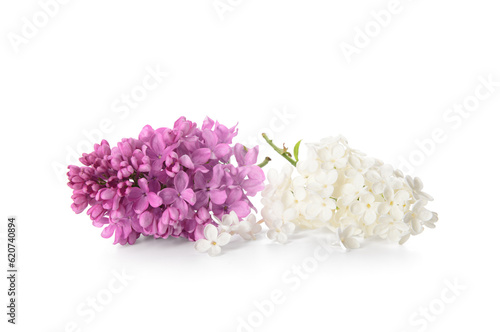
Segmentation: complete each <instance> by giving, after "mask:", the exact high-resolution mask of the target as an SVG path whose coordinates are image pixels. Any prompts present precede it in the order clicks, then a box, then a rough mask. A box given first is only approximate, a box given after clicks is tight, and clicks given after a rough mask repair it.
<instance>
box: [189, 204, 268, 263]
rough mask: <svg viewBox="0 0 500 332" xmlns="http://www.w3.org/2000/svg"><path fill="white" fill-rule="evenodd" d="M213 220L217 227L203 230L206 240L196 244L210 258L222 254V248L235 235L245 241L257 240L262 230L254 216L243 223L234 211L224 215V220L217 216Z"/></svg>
mask: <svg viewBox="0 0 500 332" xmlns="http://www.w3.org/2000/svg"><path fill="white" fill-rule="evenodd" d="M212 218H213V219H214V220H215V223H216V224H217V226H214V225H212V224H207V225H206V226H205V228H204V230H203V233H204V235H205V238H204V239H199V240H197V241H196V243H195V249H196V250H198V251H201V252H208V254H209V255H210V256H216V255H218V254H220V253H221V247H223V246H225V245H226V244H228V243H229V241H230V240H231V237H232V236H233V235H239V236H241V237H242V238H243V239H245V240H255V235H256V234H257V233H259V232H260V231H261V230H262V226H261V225H260V224H259V223H257V219H256V217H255V215H254V214H250V215H249V216H248V217H247V218H246V219H244V220H241V221H240V219H239V218H238V215H237V214H236V213H235V212H234V211H231V212H230V213H228V214H225V215H223V216H222V219H219V218H217V217H216V216H212Z"/></svg>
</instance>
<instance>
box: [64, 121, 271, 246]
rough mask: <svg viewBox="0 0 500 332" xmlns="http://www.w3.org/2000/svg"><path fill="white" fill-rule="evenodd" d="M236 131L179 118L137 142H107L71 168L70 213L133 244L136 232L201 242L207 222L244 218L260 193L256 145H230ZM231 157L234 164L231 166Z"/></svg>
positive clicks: (148, 130) (117, 240)
mask: <svg viewBox="0 0 500 332" xmlns="http://www.w3.org/2000/svg"><path fill="white" fill-rule="evenodd" d="M237 133H238V130H237V129H236V126H234V127H232V128H227V127H225V126H223V125H221V124H219V123H218V122H214V121H213V120H211V119H210V118H208V117H207V118H206V119H205V121H204V122H203V125H202V126H201V128H198V127H197V125H196V123H194V122H191V121H188V120H186V118H185V117H181V118H179V119H178V120H177V121H176V122H175V124H174V126H173V128H172V129H169V128H158V129H156V130H154V129H153V128H151V126H149V125H147V126H145V127H144V128H143V129H142V131H141V133H140V134H139V138H138V139H134V138H127V139H122V141H121V142H119V143H118V144H117V146H116V147H113V148H111V147H110V146H109V143H108V142H107V141H106V140H103V141H102V142H101V144H95V145H94V151H93V152H91V153H89V154H86V153H84V154H83V156H82V157H81V158H80V161H81V163H82V164H83V165H84V166H74V165H71V166H69V167H68V168H69V172H68V173H67V175H68V178H69V182H68V185H69V187H70V188H71V189H73V195H72V196H71V198H72V199H73V204H72V205H71V207H72V209H73V211H74V212H75V213H81V212H83V211H84V210H85V209H86V208H87V207H88V206H90V208H89V209H88V210H87V214H88V215H89V216H90V219H92V222H93V225H94V226H96V227H102V226H105V228H104V229H103V231H102V236H103V237H105V238H109V237H111V236H112V235H113V234H114V236H115V241H114V243H115V244H116V243H120V244H122V245H124V244H127V243H129V244H134V243H135V241H136V240H137V238H139V236H140V235H141V234H143V235H148V236H149V235H151V236H154V237H155V238H167V237H169V236H174V237H184V238H187V239H189V240H191V241H196V240H198V239H200V238H204V234H203V230H204V228H205V225H207V224H213V225H216V223H215V221H214V220H213V218H212V214H213V215H214V216H216V217H217V218H219V219H221V218H222V216H223V215H225V214H228V213H230V212H231V211H234V212H235V213H236V215H237V216H238V217H239V218H240V219H241V218H244V217H246V216H247V215H248V214H249V213H250V209H254V210H255V208H254V206H253V205H252V203H251V202H250V200H249V198H248V197H249V196H254V195H255V194H257V193H258V192H259V191H261V190H262V189H263V188H264V184H263V182H264V179H265V175H264V172H263V171H262V169H261V168H260V167H259V166H258V165H256V161H257V155H258V151H259V150H258V146H256V147H254V148H252V149H247V148H246V147H244V146H243V145H241V144H235V145H234V146H231V144H232V140H233V138H234V137H235V136H236V135H237ZM232 156H234V157H235V159H236V164H237V166H235V165H234V164H232V163H231V157H232Z"/></svg>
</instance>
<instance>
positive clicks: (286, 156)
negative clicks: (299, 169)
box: [262, 133, 297, 166]
mask: <svg viewBox="0 0 500 332" xmlns="http://www.w3.org/2000/svg"><path fill="white" fill-rule="evenodd" d="M262 137H264V139H265V140H266V142H267V143H268V144H269V145H270V146H271V147H272V148H273V149H274V151H276V152H278V153H279V154H280V155H281V156H282V157H283V158H285V159H286V160H288V162H289V163H290V164H292V165H293V166H297V162H296V161H295V160H293V159H292V158H291V155H290V153H289V152H287V151H285V150H284V149H280V148H278V147H277V146H276V145H275V144H274V143H273V141H272V140H271V139H269V137H267V135H266V134H265V133H263V134H262Z"/></svg>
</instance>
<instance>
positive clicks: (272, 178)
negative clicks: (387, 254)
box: [261, 136, 438, 249]
mask: <svg viewBox="0 0 500 332" xmlns="http://www.w3.org/2000/svg"><path fill="white" fill-rule="evenodd" d="M270 144H271V143H270ZM307 145H308V154H307V158H305V159H303V160H302V159H301V160H300V161H297V162H296V167H295V169H296V171H295V170H294V167H292V166H291V165H287V166H286V167H285V168H284V169H283V170H282V171H281V172H277V171H276V170H273V169H271V170H270V171H269V172H268V182H269V183H268V185H267V186H266V188H265V189H264V190H263V191H262V197H263V198H262V203H263V205H264V207H263V209H262V211H261V213H262V217H263V219H264V222H265V223H266V225H267V226H268V227H269V231H268V233H267V234H268V237H269V238H270V239H273V240H276V241H278V242H281V243H284V242H286V241H287V238H288V236H289V235H290V234H291V233H293V231H294V229H295V228H296V226H298V227H302V228H321V227H326V228H328V229H330V230H331V231H333V232H334V234H335V236H336V239H337V241H336V242H337V244H338V245H340V246H341V247H343V248H345V249H355V248H359V247H360V243H361V241H362V239H365V238H372V237H380V238H382V239H388V240H390V241H393V242H399V243H400V244H403V243H404V242H406V240H408V238H409V237H410V236H411V235H417V234H420V233H422V231H423V230H424V226H425V227H429V228H434V227H435V223H436V221H437V220H438V215H437V213H435V212H431V211H429V210H427V208H426V205H427V203H428V202H429V201H432V200H433V198H432V197H431V196H430V195H428V194H426V193H424V192H423V191H422V188H423V185H422V181H421V180H420V179H419V178H412V177H410V176H406V177H404V175H403V174H402V172H401V171H399V170H394V168H393V167H392V166H391V165H387V164H384V163H383V162H382V161H380V160H377V159H374V158H370V157H367V156H366V155H365V154H363V153H361V152H360V151H357V150H353V149H351V148H350V147H349V145H348V144H347V141H346V139H345V138H344V137H341V136H339V137H336V138H327V139H323V140H321V142H320V143H317V144H307ZM297 149H298V145H297ZM278 150H279V149H278ZM278 150H277V151H278ZM282 151H286V150H280V151H278V152H282ZM294 152H295V151H294ZM288 155H289V156H291V155H290V154H288ZM284 156H285V155H284ZM285 158H287V159H289V157H287V156H285ZM295 158H296V159H298V157H297V155H296V156H295ZM289 161H290V160H289ZM292 164H293V162H292Z"/></svg>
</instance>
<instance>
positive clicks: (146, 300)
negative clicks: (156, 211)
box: [0, 0, 500, 332]
mask: <svg viewBox="0 0 500 332" xmlns="http://www.w3.org/2000/svg"><path fill="white" fill-rule="evenodd" d="M47 1H48V0H42V3H45V2H47ZM222 3H229V4H230V6H232V7H231V11H227V12H226V13H225V14H224V15H223V18H224V19H221V16H220V15H219V13H218V12H217V10H216V9H215V8H214V6H213V2H212V0H204V1H152V0H146V1H123V0H121V1H118V0H116V1H95V0H91V1H89V0H87V1H76V0H74V1H69V2H68V3H67V4H64V5H60V6H59V9H58V10H57V12H56V13H55V14H54V15H53V17H50V18H49V20H48V22H47V24H46V25H45V26H43V27H40V28H37V29H38V31H37V32H36V33H33V35H32V36H30V35H29V38H26V39H24V40H23V41H24V42H23V43H22V44H20V45H17V47H16V46H15V45H14V44H15V43H14V44H13V43H12V39H13V38H14V37H13V36H14V35H15V36H18V37H19V38H20V37H22V38H24V37H23V35H22V33H23V27H24V26H25V25H26V24H27V23H26V21H24V20H23V17H25V18H26V19H27V20H28V21H31V22H33V16H34V15H35V17H37V15H40V14H39V13H40V11H41V10H42V9H41V7H40V4H39V3H38V2H37V1H34V0H31V1H26V0H24V1H8V2H7V1H3V2H2V3H1V5H0V22H1V23H0V29H1V31H0V33H1V36H2V39H1V40H2V41H1V44H0V56H1V61H0V91H1V95H0V109H1V110H2V111H1V112H2V121H1V130H0V133H1V141H2V153H1V154H2V163H1V164H0V167H1V172H0V174H2V186H1V188H2V190H1V193H0V195H1V200H0V201H1V205H0V209H1V213H0V216H1V218H2V224H3V226H2V227H1V233H2V234H3V238H2V244H1V248H2V249H1V251H2V254H1V256H2V258H1V260H2V261H3V263H2V264H1V265H2V269H6V252H5V251H6V250H5V248H6V245H5V233H6V225H5V224H6V222H7V220H6V219H7V216H10V215H14V216H16V217H17V218H18V247H19V249H18V254H19V260H18V267H19V271H20V274H19V283H18V288H19V296H18V305H19V306H18V325H16V326H11V325H10V324H7V323H6V318H7V316H6V315H5V311H6V308H5V306H4V305H3V304H4V303H6V301H7V296H6V289H7V283H6V279H5V278H4V277H3V278H2V282H1V283H0V287H1V290H0V294H2V295H1V300H0V302H1V303H2V308H3V309H2V310H1V312H2V313H1V317H2V319H1V320H2V322H1V323H0V324H1V326H2V328H1V329H2V331H35V330H36V331H61V332H62V331H65V329H66V328H68V329H67V331H70V330H71V329H70V328H69V327H70V326H71V324H72V323H71V322H75V324H77V325H78V327H79V328H80V329H81V331H96V332H98V331H110V330H113V331H115V330H116V331H118V330H122V331H132V330H134V329H136V330H141V331H149V330H153V329H155V330H156V331H166V330H167V329H168V330H173V331H237V328H238V326H239V324H240V319H242V320H246V321H248V318H249V316H250V318H251V319H253V321H252V322H253V323H254V325H258V326H256V327H255V328H252V329H254V330H255V331H288V330H290V331H334V330H337V331H398V332H399V331H417V330H418V329H419V328H421V329H420V330H422V331H424V330H427V331H451V330H457V331H471V330H473V329H474V330H488V331H493V330H497V329H498V328H499V327H500V326H499V324H500V323H498V319H497V317H498V310H499V309H500V308H499V305H498V298H499V295H500V286H499V284H498V280H499V278H500V273H499V270H498V268H497V267H498V263H495V262H496V261H497V260H498V237H497V236H498V232H499V230H500V226H499V225H500V224H499V222H500V220H499V217H498V216H499V214H498V211H497V209H498V206H499V205H498V202H499V198H500V197H499V194H498V188H499V185H500V181H499V177H498V168H499V163H498V161H499V159H498V148H497V144H498V142H499V138H500V132H499V130H498V125H499V120H500V115H499V112H498V107H499V106H500V96H499V95H500V87H498V86H497V87H496V88H494V89H493V90H494V91H493V92H492V93H490V95H489V96H488V97H487V98H484V100H482V101H480V102H479V105H477V108H476V109H475V111H474V112H470V113H467V114H466V115H465V117H461V118H456V117H455V118H453V119H454V120H453V121H452V120H451V118H447V119H448V120H446V119H445V118H444V117H445V116H446V115H448V116H452V115H453V114H451V113H447V110H448V109H449V108H451V107H453V106H454V105H455V104H461V103H463V102H464V100H469V101H471V100H472V101H473V100H474V95H475V90H476V88H477V87H478V86H480V85H481V82H480V77H483V78H485V79H486V78H488V76H491V77H490V78H491V79H492V80H493V81H495V82H499V81H500V68H499V67H500V64H499V59H500V45H499V41H498V31H500V20H498V13H499V10H500V6H499V5H498V4H497V3H496V2H494V1H490V0H475V1H451V0H450V1H430V0H418V1H416V0H415V1H409V0H401V2H400V5H399V12H398V13H397V14H393V15H392V16H391V20H390V22H389V23H388V24H386V25H387V26H385V27H382V28H381V29H380V31H379V32H378V34H377V35H374V34H373V37H369V43H368V45H367V46H365V47H360V48H358V53H357V54H354V55H352V56H351V57H350V60H351V61H350V62H348V59H347V58H346V56H345V55H344V54H343V52H342V50H341V45H345V44H342V43H343V42H344V43H349V44H351V45H353V46H355V44H354V39H355V38H356V36H357V34H358V32H357V31H359V30H357V29H358V28H359V29H364V28H365V26H366V25H368V27H371V28H373V29H376V28H377V26H376V25H373V22H374V18H373V16H371V14H370V12H371V11H376V12H379V11H380V10H384V9H386V8H387V7H388V4H389V1H366V0H364V1H326V0H324V1H320V0H312V1H289V0H288V1H285V0H273V1H263V0H260V1H259V0H242V1H239V2H238V1H236V0H233V1H227V0H224V1H222ZM231 4H232V5H231ZM41 15H42V16H41V18H40V17H38V19H40V20H41V21H40V22H41V23H40V22H39V23H38V24H39V25H40V24H44V22H43V14H41ZM379 27H380V26H379ZM24 29H25V30H26V29H27V28H26V27H25V28H24ZM373 31H375V30H373ZM24 32H25V33H26V31H24ZM32 32H33V31H32ZM375 32H377V31H375ZM358 37H359V36H358ZM18 40H19V39H18ZM358 42H359V41H358ZM358 45H360V44H359V43H358ZM362 46H364V45H362ZM148 67H149V68H153V69H154V68H160V69H161V70H162V71H164V72H168V73H169V76H168V78H164V79H163V81H162V82H161V84H159V85H158V86H157V87H156V88H155V89H153V90H152V91H149V92H148V94H147V96H146V98H145V99H144V101H141V102H140V103H139V104H138V105H137V107H135V108H130V109H129V112H128V113H126V112H125V110H124V109H122V111H120V112H116V108H114V106H116V105H117V104H116V103H117V100H118V101H119V100H120V96H121V95H122V94H130V92H131V91H132V90H133V89H134V88H137V86H140V85H141V84H142V81H143V79H144V77H145V76H146V75H148V72H147V69H146V68H148ZM479 89H482V90H481V91H482V92H485V91H487V90H485V89H484V88H479ZM283 112H286V113H288V114H292V115H293V116H292V115H289V118H287V119H286V121H283V120H279V118H277V117H276V114H282V113H283ZM181 115H185V116H187V117H188V118H189V119H191V120H193V121H196V122H198V123H201V122H202V121H203V118H204V117H205V116H206V115H208V116H210V117H212V118H213V119H217V120H219V121H221V122H222V123H224V124H226V125H228V126H230V125H233V124H235V123H237V122H239V129H240V134H239V136H237V139H236V141H242V142H251V141H255V139H256V138H257V137H258V134H259V133H260V132H261V131H262V130H265V131H267V132H268V133H269V134H270V135H271V136H272V137H274V138H275V139H276V140H277V142H283V141H286V142H287V144H289V145H291V144H293V143H295V142H296V141H297V140H299V139H302V138H303V139H305V140H306V141H316V140H318V139H319V138H321V137H324V136H330V135H337V134H343V135H345V136H346V137H347V138H348V139H349V142H350V144H351V146H353V147H355V148H358V149H361V150H363V151H365V152H367V153H368V154H370V155H372V156H375V157H378V158H381V159H382V160H385V161H386V162H390V163H393V164H395V165H396V166H399V164H400V161H401V158H405V159H407V160H408V158H409V157H410V156H413V159H414V161H415V160H417V161H418V162H417V163H414V166H415V167H413V168H414V169H413V170H412V172H411V173H412V174H413V175H418V176H420V177H421V178H422V179H423V181H424V183H425V185H426V187H425V189H426V190H425V191H427V192H429V193H430V194H432V195H433V196H434V197H435V201H434V202H433V203H432V204H431V205H430V208H431V209H432V210H435V211H438V212H439V215H440V221H439V222H438V227H437V228H436V229H434V230H426V231H425V232H424V233H423V234H422V235H420V236H418V237H414V238H411V239H410V241H409V242H408V243H407V244H405V245H404V246H402V247H400V246H397V245H391V244H386V243H385V242H378V241H372V242H368V243H367V242H365V243H364V245H363V248H362V249H360V250H357V251H351V252H349V253H345V254H344V253H341V252H338V251H335V252H333V253H331V254H330V255H329V257H328V259H327V260H326V261H323V262H320V263H319V264H318V266H317V267H316V268H314V267H315V266H314V264H313V265H308V267H309V271H310V273H307V274H306V275H304V277H305V279H294V280H295V281H294V282H291V281H290V280H289V279H286V276H288V277H290V273H291V272H290V271H292V269H293V267H294V266H301V265H302V264H303V263H304V262H308V263H306V265H307V264H312V263H311V259H312V258H311V257H314V256H313V253H314V250H315V249H316V248H317V247H318V240H317V237H315V236H312V234H310V233H304V234H299V235H297V237H296V238H295V239H292V241H291V242H290V243H288V244H287V245H284V246H281V245H278V244H275V243H271V242H270V241H268V240H267V239H266V238H265V234H264V233H263V234H261V235H260V237H259V240H258V241H255V242H252V243H242V242H239V241H236V242H235V243H231V244H230V245H228V246H227V247H225V248H224V254H223V255H221V256H219V257H216V258H211V257H208V256H207V255H204V254H200V253H198V252H196V251H195V250H194V249H193V244H192V243H189V242H185V241H183V240H180V239H169V240H150V239H145V240H141V241H138V243H137V244H136V245H134V246H126V247H120V246H113V245H112V244H111V242H112V241H111V240H106V239H102V238H101V237H100V232H101V230H100V229H96V228H95V227H93V226H92V224H91V221H90V219H89V218H88V216H86V215H85V214H84V213H83V214H81V215H75V214H74V213H73V212H72V210H71V208H70V204H71V199H70V196H71V190H70V189H69V188H68V187H67V186H66V184H65V182H64V178H62V179H61V176H60V173H57V172H56V171H55V168H57V166H58V165H63V166H64V167H66V165H67V160H68V159H67V158H70V159H71V153H70V152H68V151H72V150H76V149H78V147H82V146H85V144H88V143H87V141H88V139H87V138H86V135H85V132H90V133H91V134H90V135H94V136H93V137H96V138H99V135H101V134H102V132H101V131H99V132H98V130H100V129H99V126H100V123H101V121H103V119H108V120H104V121H105V122H106V121H107V122H108V125H109V126H111V127H110V128H107V129H108V132H107V133H104V136H105V138H106V139H108V140H109V141H110V143H112V144H115V143H116V142H117V141H118V140H119V139H121V138H122V137H136V136H137V135H138V133H139V131H140V129H141V128H142V127H143V126H144V125H146V124H150V125H152V126H153V127H155V128H156V127H160V126H172V125H173V122H174V121H175V120H176V119H177V118H178V117H179V116H181ZM453 116H456V114H455V115H453ZM280 121H281V122H280ZM263 128H267V129H263ZM439 128H440V129H441V130H442V132H444V133H445V135H446V136H445V139H443V140H441V141H440V142H437V143H433V144H428V145H427V147H428V148H429V149H430V148H431V145H434V148H433V149H431V150H430V151H428V155H425V157H422V156H424V155H423V154H422V153H420V152H415V151H418V150H417V149H418V147H417V144H416V141H422V140H428V139H429V138H430V137H432V133H433V131H435V130H436V129H437V130H439ZM94 141H95V140H92V143H94ZM89 142H90V141H89ZM427 142H428V141H427ZM261 151H262V155H261V156H262V157H264V155H266V154H267V155H269V156H271V157H273V159H274V160H273V161H272V163H271V167H273V166H274V167H278V168H279V167H281V165H283V161H281V160H279V156H276V155H273V154H272V153H273V152H272V151H270V150H269V149H268V148H265V147H264V146H262V149H261ZM418 156H420V157H421V159H420V160H419V159H418V158H417V157H418ZM417 164H418V165H417ZM267 167H269V166H267ZM254 202H255V203H256V204H257V206H258V207H260V202H259V199H258V198H256V199H255V200H254ZM308 234H309V235H311V236H307V235H308ZM311 266H312V267H311ZM113 271H115V272H116V273H122V271H125V273H126V274H127V275H129V276H133V278H134V279H133V280H131V281H129V282H127V285H126V286H125V287H123V289H121V290H120V291H119V292H117V293H116V294H114V295H113V298H112V299H111V300H110V303H109V304H107V305H105V306H103V308H102V311H100V312H97V313H96V314H95V317H92V319H88V320H87V321H86V320H85V318H89V316H82V315H79V314H78V313H77V309H78V308H82V305H83V306H84V305H85V303H86V301H87V299H88V298H89V297H96V296H98V295H100V296H105V294H106V292H107V291H106V289H107V287H108V284H109V283H110V282H113V280H114V278H115V277H114V274H113ZM2 275H3V273H2ZM284 276H285V279H283V277H284ZM287 280H288V281H287ZM297 280H301V281H300V285H299V284H298V283H296V282H297ZM447 280H448V281H449V282H457V283H459V284H460V285H461V287H462V288H464V289H461V290H460V291H457V294H458V295H456V296H454V297H453V299H452V300H450V301H448V302H449V303H446V304H444V305H442V306H441V304H443V302H441V301H442V300H441V296H442V294H443V292H444V293H445V294H446V295H447V296H448V297H450V296H451V295H453V293H452V292H451V291H449V290H448V286H447ZM117 285H118V284H117ZM115 286H116V285H115ZM294 286H297V287H294ZM276 289H278V290H281V291H282V292H283V293H284V295H283V299H284V301H283V303H280V304H277V305H275V307H274V309H273V310H272V311H273V312H272V313H271V314H270V315H268V317H267V316H266V317H264V318H263V319H262V321H259V318H261V317H263V316H262V314H259V313H257V314H256V313H255V312H256V310H257V309H256V306H255V303H254V302H255V301H256V302H259V303H261V302H264V303H267V301H269V299H270V298H271V297H272V296H271V294H274V292H275V290H276ZM103 294H104V295H103ZM429 306H434V309H431V310H434V311H435V312H436V310H437V312H439V314H436V315H434V316H433V317H432V321H428V322H427V323H426V324H427V325H425V327H424V324H423V323H422V322H421V323H419V324H416V323H415V322H413V323H412V322H411V321H410V320H411V319H412V317H415V313H416V312H417V313H418V310H419V308H425V307H427V308H428V307H429ZM441 311H442V312H441ZM68 324H69V325H68ZM417 325H418V326H417ZM6 327H7V328H6ZM240 330H241V331H246V330H248V331H249V330H250V329H246V330H245V329H240Z"/></svg>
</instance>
